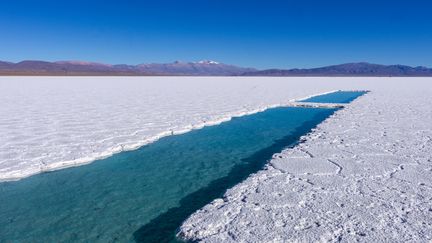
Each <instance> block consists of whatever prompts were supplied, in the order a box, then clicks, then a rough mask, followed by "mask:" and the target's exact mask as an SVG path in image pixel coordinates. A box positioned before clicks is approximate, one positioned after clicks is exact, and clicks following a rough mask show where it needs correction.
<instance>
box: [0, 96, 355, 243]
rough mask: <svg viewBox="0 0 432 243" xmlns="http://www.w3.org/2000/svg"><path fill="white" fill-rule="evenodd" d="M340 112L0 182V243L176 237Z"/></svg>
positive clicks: (301, 112) (298, 113)
mask: <svg viewBox="0 0 432 243" xmlns="http://www.w3.org/2000/svg"><path fill="white" fill-rule="evenodd" d="M363 93H364V92H363ZM363 93H358V94H357V97H358V96H360V95H362V94H363ZM330 95H331V94H330ZM339 98H340V97H339ZM342 98H346V97H342ZM331 101H332V102H334V103H340V100H338V97H333V98H332V99H331ZM313 102H316V101H313ZM327 102H328V101H327ZM335 111H336V109H331V108H300V107H280V108H273V109H268V110H266V111H264V112H260V113H256V114H253V115H247V116H243V117H237V118H233V119H232V120H231V121H228V122H224V123H221V124H220V125H216V126H210V127H204V128H202V129H199V130H193V131H190V132H188V133H185V134H181V135H174V136H169V137H164V138H162V139H160V140H159V141H157V142H154V143H152V144H149V145H146V146H143V147H141V148H139V149H137V150H134V151H128V152H122V153H119V154H116V155H113V156H111V157H109V158H106V159H101V160H98V161H95V162H93V163H91V164H88V165H83V166H79V167H74V168H68V169H63V170H59V171H54V172H49V173H43V174H38V175H35V176H31V177H28V178H25V179H22V180H20V181H14V182H3V183H0V242H72V241H78V242H172V241H176V238H175V233H176V229H177V228H178V227H179V226H180V224H181V223H182V222H183V221H184V220H185V219H186V218H187V217H188V216H189V215H190V214H192V213H193V212H194V211H196V210H198V209H199V208H201V207H203V206H204V205H205V204H207V203H209V202H211V201H212V200H213V199H215V198H217V197H221V196H222V195H223V194H224V192H225V191H226V190H227V189H228V188H230V187H232V186H234V185H235V184H238V183H239V182H241V181H242V180H244V179H245V178H246V177H247V176H249V175H250V174H251V173H254V172H256V171H258V170H260V169H261V168H263V166H264V165H265V164H266V162H267V161H268V160H269V159H271V157H272V155H273V154H275V153H277V152H280V151H282V150H283V149H284V148H287V147H289V146H293V145H295V144H296V143H297V142H298V140H299V138H300V136H302V135H304V134H306V133H308V132H309V131H311V129H313V128H314V127H315V126H316V125H318V124H319V123H321V122H322V121H323V120H324V119H326V118H327V117H329V116H330V115H331V114H333V113H334V112H335Z"/></svg>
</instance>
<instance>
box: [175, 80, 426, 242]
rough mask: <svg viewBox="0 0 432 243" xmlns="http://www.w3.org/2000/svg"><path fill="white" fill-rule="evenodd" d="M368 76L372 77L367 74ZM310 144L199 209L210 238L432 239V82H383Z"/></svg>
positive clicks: (192, 231)
mask: <svg viewBox="0 0 432 243" xmlns="http://www.w3.org/2000/svg"><path fill="white" fill-rule="evenodd" d="M365 80H370V79H369V78H365ZM375 81H376V83H373V84H372V83H370V82H368V81H365V85H364V86H363V88H364V89H369V90H371V92H370V93H368V94H366V95H364V96H362V97H361V98H359V99H357V100H355V101H354V102H353V103H351V104H349V105H348V106H347V107H346V108H344V109H342V110H340V111H337V112H336V113H335V115H333V116H332V117H330V118H329V119H327V120H326V121H324V122H323V123H322V124H320V125H319V126H318V127H317V129H315V130H314V131H313V132H312V133H311V134H308V135H306V136H305V137H304V139H303V140H304V143H301V144H299V145H298V146H296V147H294V148H292V149H287V150H284V151H283V152H282V153H280V154H276V155H274V156H273V159H272V160H271V161H270V162H269V165H268V166H267V167H266V168H265V169H264V170H262V171H259V172H258V173H256V174H253V175H251V176H250V177H249V178H248V179H246V180H245V181H244V182H242V183H240V184H238V185H237V186H235V187H233V188H232V189H230V190H228V191H227V192H226V194H225V195H224V198H223V199H216V200H214V201H213V202H212V203H211V204H208V205H207V206H205V207H204V208H202V209H201V210H199V211H197V212H196V213H194V214H193V215H191V216H190V217H189V218H188V219H187V220H186V221H185V222H184V223H183V225H182V226H181V228H180V230H179V233H178V236H179V237H181V238H183V239H188V240H203V241H205V242H298V241H301V242H303V241H305V242H311V241H344V242H352V241H362V242H382V241H384V242H404V241H408V242H430V241H431V240H432V203H431V202H432V152H431V151H432V125H431V124H432V107H431V104H432V79H412V78H404V79H375Z"/></svg>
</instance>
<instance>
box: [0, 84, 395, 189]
mask: <svg viewBox="0 0 432 243" xmlns="http://www.w3.org/2000/svg"><path fill="white" fill-rule="evenodd" d="M381 81H382V80H379V81H377V80H375V79H371V80H369V81H368V82H369V83H375V82H377V83H378V82H381ZM391 81H392V82H393V81H394V80H391ZM368 82H365V80H364V79H338V78H239V77H237V78H236V77H225V78H214V77H208V78H206V77H0V104H1V106H0V134H1V136H0V181H1V180H13V179H19V178H22V177H26V176H29V175H32V174H35V173H39V172H42V171H50V170H55V169H59V168H64V167H68V166H76V165H81V164H85V163H88V162H91V161H93V160H95V159H98V158H103V157H106V156H110V155H112V154H113V153H117V152H120V151H123V150H130V149H135V148H138V147H139V146H142V145H144V144H147V143H149V142H152V141H155V140H157V139H158V138H160V137H161V136H166V135H170V134H173V133H181V132H186V131H188V130H190V129H194V128H200V127H202V126H204V125H211V124H217V123H218V122H221V121H224V120H228V119H230V117H232V116H239V115H244V114H247V113H253V112H257V111H259V110H263V109H265V108H268V107H274V106H279V105H282V104H286V103H287V102H289V101H290V100H292V99H297V98H303V97H305V96H309V95H313V94H317V93H322V92H328V91H332V90H335V89H353V88H354V89H357V88H364V87H365V86H366V85H365V83H368Z"/></svg>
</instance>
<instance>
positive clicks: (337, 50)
mask: <svg viewBox="0 0 432 243" xmlns="http://www.w3.org/2000/svg"><path fill="white" fill-rule="evenodd" d="M0 33H1V34H0V60H8V61H13V62H16V61H21V60H26V59H32V60H34V59H38V60H48V61H54V60H87V61H96V62H104V63H112V64H114V63H126V64H138V63H147V62H172V61H175V60H183V61H196V60H201V59H212V60H217V61H222V62H225V63H231V64H237V65H242V66H252V67H257V68H269V67H277V68H292V67H314V66H323V65H328V64H338V63H344V62H358V61H368V62H373V63H382V64H407V65H413V66H417V65H423V66H429V67H432V1H430V0H405V1H400V0H392V1H390V0H361V1H357V0H345V1H340V0H337V1H336V0H321V1H312V0H296V1H290V0H285V1H283V0H262V1H254V0H157V1H156V0H155V1H132V0H131V1H127V0H123V1H121V0H118V1H109V0H105V1H102V0H101V1H92V0H87V1H84V0H73V1H66V0H64V1H62V0H56V1H52V0H33V1H29V0H10V1H6V0H5V1H1V2H0Z"/></svg>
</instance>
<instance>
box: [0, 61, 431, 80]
mask: <svg viewBox="0 0 432 243" xmlns="http://www.w3.org/2000/svg"><path fill="white" fill-rule="evenodd" d="M0 75H3V76H5V75H58V76H78V75H89V76H91V75H94V76H111V75H113V76H116V75H117V76H120V75H125V76H128V75H130V76H157V75H185V76H282V77H284V76H286V77H295V76H311V77H313V76H333V77H337V76H341V77H348V76H351V77H352V76H354V77H355V76H359V77H366V76H376V77H380V76H386V77H387V76H394V77H427V76H429V77H431V76H432V69H431V68H427V67H410V66H404V65H379V64H371V63H366V62H360V63H346V64H340V65H333V66H326V67H320V68H310V69H297V68H296V69H267V70H257V69H254V68H244V67H238V66H234V65H228V64H224V63H219V62H215V61H207V60H205V61H199V62H179V61H176V62H173V63H150V64H139V65H126V64H118V65H110V64H102V63H94V62H82V61H59V62H45V61H22V62H18V63H12V62H1V61H0Z"/></svg>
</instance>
